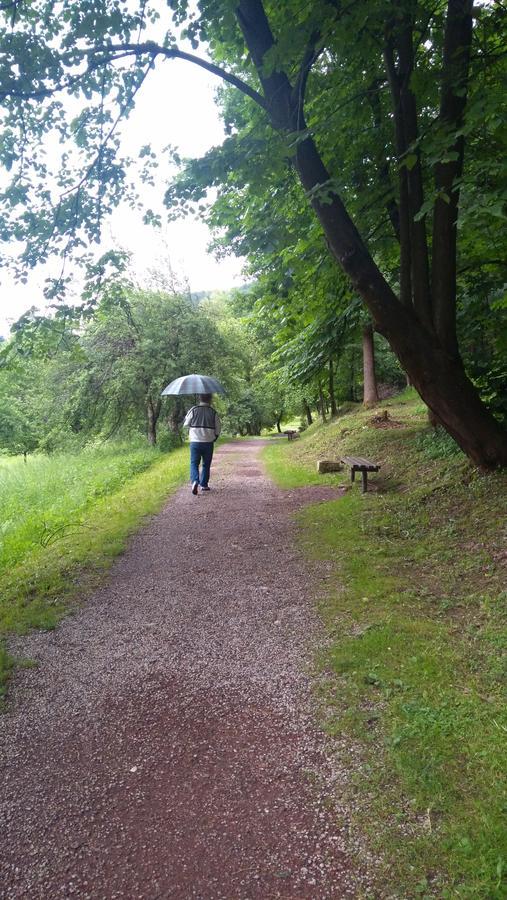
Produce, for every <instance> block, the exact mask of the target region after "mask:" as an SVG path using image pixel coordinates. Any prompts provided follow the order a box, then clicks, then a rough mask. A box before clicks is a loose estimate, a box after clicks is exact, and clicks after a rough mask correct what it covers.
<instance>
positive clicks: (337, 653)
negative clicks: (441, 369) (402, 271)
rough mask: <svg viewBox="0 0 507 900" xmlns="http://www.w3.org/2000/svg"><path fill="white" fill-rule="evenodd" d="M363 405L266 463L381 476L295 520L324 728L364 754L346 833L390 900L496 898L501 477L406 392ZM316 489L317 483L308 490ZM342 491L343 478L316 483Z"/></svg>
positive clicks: (501, 745)
mask: <svg viewBox="0 0 507 900" xmlns="http://www.w3.org/2000/svg"><path fill="white" fill-rule="evenodd" d="M381 408H382V409H387V410H388V412H389V416H390V419H391V424H392V422H393V421H395V422H398V423H400V427H375V425H374V424H372V419H373V417H374V416H375V415H376V414H377V415H378V411H377V412H376V413H375V412H372V411H371V410H370V411H365V410H363V409H361V408H360V407H357V408H355V409H353V410H350V411H347V412H346V413H345V414H344V415H342V416H340V417H339V418H338V419H335V420H334V421H333V422H332V423H330V424H327V425H324V426H312V428H311V429H309V430H308V432H306V433H305V435H304V436H303V438H302V440H300V441H297V442H291V443H290V444H289V443H287V444H277V445H276V446H274V447H269V448H268V449H267V451H266V462H267V465H268V470H269V471H270V472H271V473H272V475H273V476H274V477H275V479H276V480H277V482H278V483H279V484H280V485H281V486H282V487H295V486H297V485H298V484H308V483H314V482H315V480H316V478H317V476H316V474H315V464H316V460H317V459H318V458H319V457H320V458H324V457H326V458H337V457H338V456H340V455H342V454H347V453H349V454H351V453H355V454H358V455H364V456H366V457H368V458H375V459H376V460H377V461H378V462H379V463H380V464H381V466H382V468H381V470H380V472H379V473H378V475H373V476H372V477H371V486H372V491H371V492H369V493H368V494H367V495H362V494H361V492H360V488H359V485H354V486H350V487H349V489H348V490H347V493H346V494H345V496H344V497H342V498H341V499H338V500H335V501H331V502H329V503H321V504H318V505H317V506H313V507H309V508H307V509H306V510H304V511H303V512H302V513H301V514H299V522H300V525H301V540H302V543H303V545H304V547H305V548H306V551H307V552H308V553H309V554H310V555H311V556H312V557H314V558H316V559H317V560H326V561H332V562H333V564H334V565H333V572H332V574H331V577H329V575H330V573H329V571H328V569H326V578H325V580H324V579H323V585H322V590H323V592H324V599H323V600H322V603H321V611H322V617H323V619H324V622H325V624H326V627H327V629H328V633H329V643H328V646H327V649H326V650H325V651H323V652H322V654H321V658H320V666H321V668H322V672H323V673H324V674H325V677H323V679H322V681H321V687H320V688H319V690H320V691H321V692H322V696H321V701H322V710H323V717H324V718H325V723H326V728H327V729H328V730H329V732H330V733H332V734H335V735H350V736H353V737H354V746H355V747H356V748H357V742H358V741H359V746H360V747H361V748H362V750H361V754H362V765H361V766H360V769H359V771H358V775H357V778H356V779H355V783H354V792H355V793H354V804H353V806H354V807H355V808H356V809H357V825H358V827H360V828H361V830H362V831H363V832H364V833H366V834H367V836H368V839H369V841H370V843H371V846H372V847H374V848H375V849H376V850H377V851H378V852H379V854H380V855H381V857H382V858H383V860H384V864H383V868H382V873H381V879H382V884H383V888H384V889H388V890H390V891H391V893H392V895H393V896H396V897H400V898H409V897H424V896H427V897H435V896H437V897H441V898H451V897H452V898H458V897H459V898H491V900H500V898H503V897H505V896H506V893H507V882H506V873H507V840H506V828H505V812H506V801H507V798H506V793H505V771H506V762H507V759H506V754H505V742H506V737H507V716H506V708H505V702H504V701H505V693H504V687H505V680H504V679H505V668H504V666H505V646H506V603H505V601H506V600H507V592H506V591H505V585H506V563H507V559H506V557H507V554H506V551H505V548H506V545H507V542H506V536H507V535H506V521H505V510H506V508H507V503H506V500H507V474H506V473H500V472H499V473H496V474H493V475H483V474H481V473H480V472H478V471H477V470H475V469H473V468H471V466H470V465H469V463H468V461H467V460H466V459H465V458H464V456H463V455H462V454H461V452H459V450H458V449H457V448H456V446H455V445H454V444H453V443H452V441H450V440H449V439H448V438H447V436H446V435H441V434H438V433H437V434H435V433H434V432H433V431H432V430H431V429H429V428H428V426H427V420H426V410H425V407H424V405H423V404H422V403H421V401H420V400H419V399H418V398H417V396H416V395H415V394H414V392H413V391H407V392H405V393H404V394H403V395H401V396H400V397H398V398H393V399H391V400H390V401H387V402H384V403H383V404H382V407H381ZM319 480H320V479H319ZM333 480H334V482H335V483H340V484H344V483H345V484H349V476H348V474H347V473H345V472H344V473H340V474H339V475H337V476H326V481H333Z"/></svg>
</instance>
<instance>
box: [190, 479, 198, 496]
mask: <svg viewBox="0 0 507 900" xmlns="http://www.w3.org/2000/svg"><path fill="white" fill-rule="evenodd" d="M198 485H199V482H198V481H194V483H193V485H192V493H193V494H197V488H198Z"/></svg>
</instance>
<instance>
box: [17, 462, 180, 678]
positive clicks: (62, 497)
mask: <svg viewBox="0 0 507 900" xmlns="http://www.w3.org/2000/svg"><path fill="white" fill-rule="evenodd" d="M187 469H188V449H186V448H182V449H181V450H176V451H174V452H172V453H170V454H161V453H159V452H158V451H156V450H153V449H151V448H149V447H147V446H146V447H144V446H142V447H132V446H128V445H127V446H124V445H115V444H111V445H103V446H102V447H95V448H90V449H87V450H84V451H82V452H81V453H78V454H69V453H59V454H54V455H51V456H46V455H42V454H40V455H34V456H32V457H28V459H27V462H26V463H25V462H24V461H23V458H19V457H16V458H8V457H3V458H0V511H1V512H0V637H1V636H2V635H4V636H5V635H6V634H7V633H9V632H12V631H16V632H23V631H26V630H27V629H29V628H51V627H54V625H55V624H56V623H57V622H58V620H59V619H60V618H61V616H62V615H63V614H64V613H65V611H66V609H67V607H68V601H69V599H70V598H71V597H72V596H73V595H75V594H76V593H77V592H79V593H80V594H83V593H84V592H85V591H86V590H88V589H90V588H91V587H93V585H94V584H96V583H97V581H98V579H99V578H100V577H101V575H102V574H103V573H104V571H105V570H106V569H107V568H108V566H109V565H110V563H111V561H112V560H113V559H114V557H115V556H117V555H118V553H120V552H121V551H122V550H123V548H124V546H125V540H126V538H127V537H128V535H129V534H131V533H132V532H133V531H134V530H135V528H136V527H138V525H139V523H140V522H141V520H142V517H143V516H145V515H148V514H151V513H154V512H156V511H157V510H158V509H159V508H160V507H161V505H162V503H163V501H164V499H165V498H166V496H167V494H168V493H169V492H170V491H171V490H172V489H174V488H175V487H177V486H178V485H179V484H181V483H182V482H183V481H184V480H185V478H186V477H187ZM9 665H10V661H9V657H8V655H7V653H6V651H5V649H1V648H0V673H1V674H0V691H1V689H2V687H1V686H2V684H3V685H4V688H5V681H6V678H7V674H8V669H9Z"/></svg>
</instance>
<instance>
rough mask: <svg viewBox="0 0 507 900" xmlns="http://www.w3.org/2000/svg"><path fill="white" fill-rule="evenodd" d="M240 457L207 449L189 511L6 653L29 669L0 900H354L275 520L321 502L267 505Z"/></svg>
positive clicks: (305, 610) (8, 799)
mask: <svg viewBox="0 0 507 900" xmlns="http://www.w3.org/2000/svg"><path fill="white" fill-rule="evenodd" d="M260 449H261V445H260V443H259V442H255V441H252V442H249V443H241V444H229V445H225V446H223V447H222V448H221V449H220V451H219V452H218V453H217V455H216V462H215V464H214V467H213V472H212V481H211V484H212V487H213V490H212V491H211V492H210V493H209V494H204V495H199V496H198V497H193V496H192V495H191V493H190V490H189V489H188V488H185V489H182V490H181V491H179V492H178V493H177V494H176V495H174V496H172V497H171V498H170V500H169V502H168V503H167V505H166V507H165V509H164V510H163V511H162V513H161V514H160V515H158V516H157V517H155V518H154V519H153V520H152V521H151V522H150V523H149V524H148V525H147V527H146V528H144V529H143V530H142V531H141V532H140V533H139V534H137V535H136V536H135V537H134V538H133V539H132V540H131V542H130V544H129V547H128V549H127V552H126V553H125V554H124V556H122V557H121V558H120V559H119V560H118V561H117V563H116V564H115V565H114V567H113V570H112V572H111V575H110V578H109V579H108V581H107V583H106V584H105V585H104V586H103V587H102V588H101V589H100V590H99V591H97V592H96V593H95V594H94V595H93V597H92V598H91V599H90V600H88V601H87V602H86V604H85V605H84V606H83V608H82V609H81V610H79V611H78V612H77V613H76V614H75V615H73V616H71V617H69V618H68V619H67V620H66V621H65V622H64V623H63V624H62V625H61V626H60V627H59V628H58V629H56V630H55V631H54V632H52V633H37V634H34V635H31V636H29V637H28V638H23V639H22V640H19V641H17V642H16V645H15V647H14V649H15V650H16V651H17V652H21V653H23V654H24V655H26V656H29V657H33V658H35V659H37V660H38V662H39V666H38V667H37V668H36V669H27V670H24V671H19V672H18V674H17V675H16V678H15V680H14V687H13V690H12V692H11V697H10V712H9V713H8V714H7V715H5V716H3V717H2V718H1V721H0V727H1V728H2V737H1V750H2V758H1V771H0V775H1V780H2V787H1V794H2V808H1V816H2V820H1V832H2V848H1V854H0V856H1V859H0V866H1V870H2V871H1V877H0V897H2V898H5V900H7V898H9V900H11V898H41V900H42V898H44V900H53V898H62V897H72V896H75V897H79V898H82V900H86V898H93V900H99V898H100V900H102V898H103V900H113V898H129V900H130V898H142V900H155V898H164V900H165V898H181V900H183V898H185V900H186V898H203V900H219V898H228V900H229V898H230V900H232V898H234V900H243V898H245V900H246V898H262V900H268V898H275V897H284V898H294V900H295V898H319V900H321V898H322V900H323V898H346V897H358V896H359V887H358V885H359V873H358V872H357V871H356V870H355V864H354V863H353V862H352V861H351V858H350V856H349V855H348V854H349V853H350V851H351V850H352V849H354V848H353V847H352V845H351V843H350V842H349V843H347V837H346V835H347V823H346V818H345V815H344V813H343V812H342V813H340V812H339V811H338V810H337V809H334V810H330V809H329V804H328V803H327V802H326V796H325V794H326V789H323V788H322V783H323V782H321V781H319V779H324V780H326V779H327V782H328V784H329V781H330V780H333V779H334V780H335V781H337V782H338V783H339V782H340V779H341V778H342V777H345V773H342V772H340V770H339V768H337V767H336V766H337V764H336V762H333V764H332V765H331V763H330V759H329V758H328V757H327V756H326V745H325V739H324V737H323V736H322V735H321V734H319V732H318V730H317V729H316V728H315V726H314V724H313V722H312V718H311V711H310V710H311V703H310V693H309V692H310V685H309V678H308V675H307V673H306V671H305V668H306V660H307V652H308V651H307V643H308V638H309V636H311V635H312V634H314V635H315V634H316V632H317V629H318V622H317V621H316V618H315V615H314V613H313V612H312V605H311V590H310V586H311V585H310V582H311V577H310V573H309V570H308V567H307V566H306V564H305V563H304V561H303V560H302V558H301V555H300V554H299V553H298V551H297V549H296V548H295V544H294V538H295V526H294V524H293V523H292V521H291V518H290V511H291V510H292V509H295V508H296V507H297V506H298V505H300V504H301V503H302V502H307V501H309V500H310V499H312V500H317V499H319V498H322V499H324V497H325V496H329V491H330V489H329V488H315V489H308V490H303V491H291V492H281V491H279V490H278V489H277V488H275V487H274V486H273V485H272V484H271V483H270V482H269V480H268V479H267V478H266V477H265V476H264V474H263V472H262V469H261V465H260V462H259V453H260ZM316 778H317V783H316ZM319 784H321V787H320V788H319Z"/></svg>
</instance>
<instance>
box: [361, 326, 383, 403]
mask: <svg viewBox="0 0 507 900" xmlns="http://www.w3.org/2000/svg"><path fill="white" fill-rule="evenodd" d="M363 385H364V387H363V406H366V407H370V406H375V404H376V403H378V401H379V396H378V389H377V377H376V373H375V346H374V343H373V326H372V324H371V322H369V323H368V324H367V325H364V327H363Z"/></svg>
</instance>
